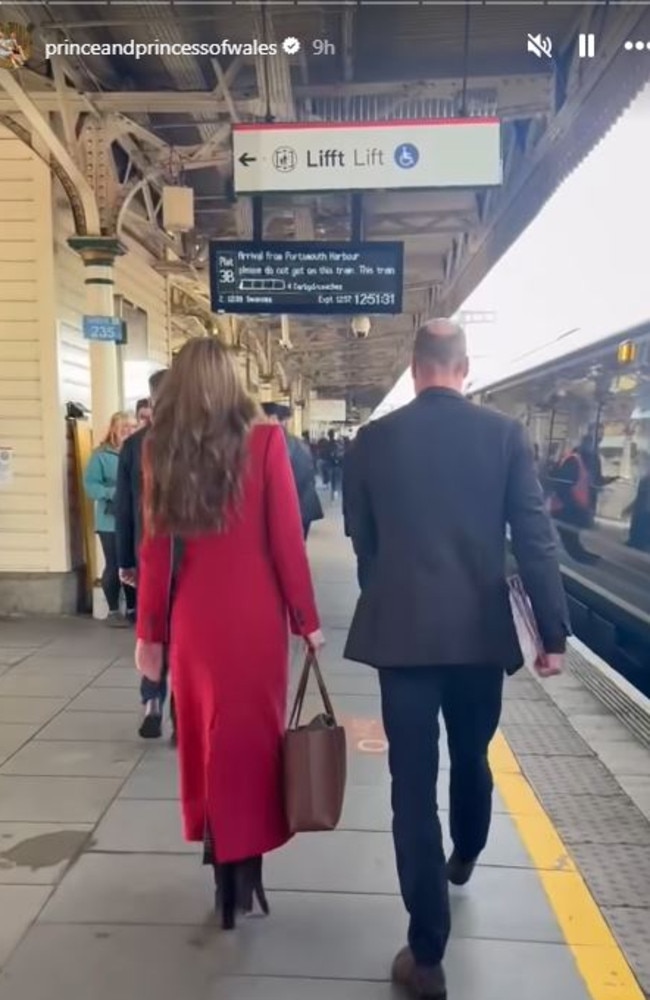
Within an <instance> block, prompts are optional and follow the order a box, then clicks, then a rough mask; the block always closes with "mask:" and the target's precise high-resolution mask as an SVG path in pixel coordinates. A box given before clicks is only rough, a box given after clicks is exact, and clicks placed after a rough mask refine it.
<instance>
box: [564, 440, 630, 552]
mask: <svg viewBox="0 0 650 1000" xmlns="http://www.w3.org/2000/svg"><path fill="white" fill-rule="evenodd" d="M597 439H598V440H599V441H600V440H602V434H601V433H599V434H596V432H595V428H590V430H589V433H588V434H586V435H585V436H584V437H583V438H582V440H581V442H580V444H579V445H578V447H577V448H574V449H573V450H572V451H570V452H569V453H568V455H565V457H564V458H563V459H562V461H561V462H560V464H559V466H558V467H557V469H556V470H555V472H554V474H553V492H552V496H551V513H552V515H553V517H554V518H555V520H556V523H557V530H558V534H559V536H560V538H561V539H562V544H563V545H564V548H565V549H566V552H567V554H568V555H569V556H571V558H572V559H575V560H576V562H580V563H583V564H585V565H591V564H595V563H598V562H600V558H599V556H597V555H596V554H595V553H593V552H589V551H588V550H587V549H585V547H584V546H583V544H582V541H581V539H580V532H581V531H585V530H589V529H591V528H593V527H594V525H595V520H596V508H597V504H598V495H599V492H600V490H601V489H602V488H603V487H604V486H608V485H609V484H610V483H613V482H614V481H615V480H616V479H617V477H616V476H603V474H602V468H601V461H600V455H599V451H598V445H597Z"/></svg>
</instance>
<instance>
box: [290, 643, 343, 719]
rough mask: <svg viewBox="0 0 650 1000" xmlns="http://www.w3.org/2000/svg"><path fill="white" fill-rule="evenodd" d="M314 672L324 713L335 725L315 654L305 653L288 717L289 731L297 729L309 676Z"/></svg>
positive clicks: (331, 706)
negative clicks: (303, 663)
mask: <svg viewBox="0 0 650 1000" xmlns="http://www.w3.org/2000/svg"><path fill="white" fill-rule="evenodd" d="M312 669H313V671H314V674H315V676H316V683H317V684H318V690H319V692H320V696H321V699H322V702H323V706H324V708H325V711H326V713H327V714H328V715H329V716H330V718H331V719H332V720H333V721H334V722H335V723H336V716H335V715H334V706H333V705H332V702H331V699H330V696H329V694H328V691H327V688H326V686H325V681H324V680H323V675H322V673H321V669H320V666H319V663H318V659H317V657H316V654H315V653H313V652H311V651H310V652H309V653H307V656H306V657H305V665H304V667H303V668H302V674H301V675H300V680H299V681H298V688H297V690H296V697H295V699H294V702H293V708H292V709H291V715H290V717H289V729H297V728H298V725H299V723H300V716H301V715H302V709H303V705H304V703H305V696H306V694H307V685H308V683H309V674H310V673H311V671H312Z"/></svg>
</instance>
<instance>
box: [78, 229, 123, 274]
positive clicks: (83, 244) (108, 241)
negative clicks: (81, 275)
mask: <svg viewBox="0 0 650 1000" xmlns="http://www.w3.org/2000/svg"><path fill="white" fill-rule="evenodd" d="M68 246H69V247H70V248H71V249H72V250H75V251H76V252H77V253H78V254H79V256H80V257H81V259H82V260H83V262H84V264H85V265H86V267H112V266H113V264H114V262H115V258H116V257H121V256H123V254H125V253H126V247H125V246H124V245H123V244H122V243H120V241H119V239H118V238H117V236H71V237H70V239H69V240H68Z"/></svg>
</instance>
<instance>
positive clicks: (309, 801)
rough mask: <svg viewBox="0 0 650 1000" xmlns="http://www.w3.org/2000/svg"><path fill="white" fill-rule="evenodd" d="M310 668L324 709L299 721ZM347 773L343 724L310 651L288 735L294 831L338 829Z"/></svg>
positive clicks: (288, 799) (287, 791)
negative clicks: (337, 716) (304, 720)
mask: <svg viewBox="0 0 650 1000" xmlns="http://www.w3.org/2000/svg"><path fill="white" fill-rule="evenodd" d="M312 670H313V672H314V675H315V677H316V682H317V684H318V690H319V691H320V696H321V699H322V702H323V707H324V709H325V711H324V713H321V714H320V715H317V716H316V717H315V718H313V719H312V720H311V722H309V723H307V724H306V725H301V723H300V719H301V715H302V710H303V706H304V702H305V696H306V694H307V685H308V683H309V677H310V674H311V672H312ZM346 777H347V755H346V743H345V729H344V728H343V726H339V724H338V723H337V721H336V716H335V714H334V708H333V707H332V702H331V700H330V696H329V694H328V693H327V688H326V687H325V682H324V680H323V675H322V674H321V670H320V667H319V665H318V660H317V659H316V656H315V654H314V653H308V654H307V657H306V659H305V666H304V667H303V671H302V675H301V677H300V681H299V682H298V689H297V691H296V698H295V701H294V703H293V708H292V710H291V715H290V717H289V727H288V729H287V732H286V733H285V737H284V795H285V809H286V815H287V822H288V824H289V829H290V830H291V832H292V833H315V832H317V831H320V830H334V829H335V827H336V826H337V825H338V822H339V820H340V818H341V813H342V811H343V799H344V797H345V782H346Z"/></svg>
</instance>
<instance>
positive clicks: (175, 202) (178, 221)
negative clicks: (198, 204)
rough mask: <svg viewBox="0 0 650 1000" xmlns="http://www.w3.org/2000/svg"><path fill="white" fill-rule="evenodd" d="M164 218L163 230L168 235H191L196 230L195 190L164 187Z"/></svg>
mask: <svg viewBox="0 0 650 1000" xmlns="http://www.w3.org/2000/svg"><path fill="white" fill-rule="evenodd" d="M162 216H163V229H165V230H166V232H168V233H189V232H190V231H191V230H192V229H194V190H193V189H192V188H191V187H164V188H163V191H162Z"/></svg>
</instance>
